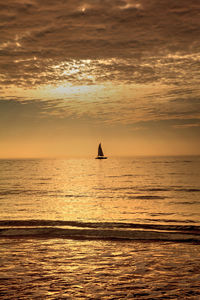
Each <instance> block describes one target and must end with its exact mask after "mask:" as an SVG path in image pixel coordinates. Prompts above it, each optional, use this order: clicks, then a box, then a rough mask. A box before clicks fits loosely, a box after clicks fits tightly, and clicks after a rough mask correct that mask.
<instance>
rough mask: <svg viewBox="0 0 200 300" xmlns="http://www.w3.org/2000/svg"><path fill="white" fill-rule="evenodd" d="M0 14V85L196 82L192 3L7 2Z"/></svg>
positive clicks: (196, 24)
mask: <svg viewBox="0 0 200 300" xmlns="http://www.w3.org/2000/svg"><path fill="white" fill-rule="evenodd" d="M0 12H1V15H0V27H1V31H0V32H1V33H0V55H1V64H0V74H1V77H0V83H1V84H2V85H5V86H8V85H11V84H17V85H18V86H19V85H22V86H31V85H40V84H46V83H51V84H57V83H59V82H62V81H66V82H71V83H74V84H77V83H78V82H79V83H80V82H82V83H86V84H87V83H90V84H91V83H93V82H94V81H95V82H102V81H103V82H106V81H111V80H114V81H117V82H135V83H146V82H160V81H161V82H165V83H171V84H174V83H176V84H182V82H183V81H190V83H191V74H192V75H193V76H192V77H193V80H194V81H195V82H197V81H199V51H200V42H199V36H200V18H199V14H200V3H199V2H198V1H196V0H190V1H189V2H188V0H182V1H174V0H164V1H160V0H151V1H149V0H113V1H110V0H101V1H100V0H95V1H94V0H86V1H81V0H79V1H77V0H69V1H63V0H57V1H51V0H48V1H45V0H44V1H39V0H24V1H19V0H8V1H6V2H4V3H2V4H1V5H0ZM56 66H57V68H55V67H56Z"/></svg>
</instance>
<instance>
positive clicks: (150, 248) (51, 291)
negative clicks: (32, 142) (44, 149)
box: [0, 156, 200, 299]
mask: <svg viewBox="0 0 200 300" xmlns="http://www.w3.org/2000/svg"><path fill="white" fill-rule="evenodd" d="M0 261H1V263H0V298H1V299H128V298H129V299H199V298H200V272H199V269H200V157H198V156H192V157H189V156H187V157H148V158H147V157H128V158H109V159H107V160H95V159H63V160H61V159H60V160H57V159H53V160H45V159H43V160H42V159H33V160H0Z"/></svg>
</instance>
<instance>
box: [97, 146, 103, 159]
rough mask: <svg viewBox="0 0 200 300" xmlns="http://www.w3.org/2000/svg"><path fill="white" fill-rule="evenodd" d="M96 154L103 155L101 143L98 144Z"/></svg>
mask: <svg viewBox="0 0 200 300" xmlns="http://www.w3.org/2000/svg"><path fill="white" fill-rule="evenodd" d="M98 156H103V150H102V148H101V143H100V144H99V148H98Z"/></svg>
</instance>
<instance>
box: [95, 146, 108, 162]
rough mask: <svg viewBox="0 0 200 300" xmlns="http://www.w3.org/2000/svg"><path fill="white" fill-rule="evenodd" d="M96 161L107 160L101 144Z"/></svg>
mask: <svg viewBox="0 0 200 300" xmlns="http://www.w3.org/2000/svg"><path fill="white" fill-rule="evenodd" d="M96 159H107V157H106V156H104V154H103V150H102V147H101V143H100V144H99V147H98V155H97V157H96Z"/></svg>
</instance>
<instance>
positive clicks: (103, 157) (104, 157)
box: [95, 156, 107, 159]
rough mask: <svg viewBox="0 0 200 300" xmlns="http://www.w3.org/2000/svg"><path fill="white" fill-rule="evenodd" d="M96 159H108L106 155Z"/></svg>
mask: <svg viewBox="0 0 200 300" xmlns="http://www.w3.org/2000/svg"><path fill="white" fill-rule="evenodd" d="M95 159H107V157H106V156H97V157H96V158H95Z"/></svg>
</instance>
